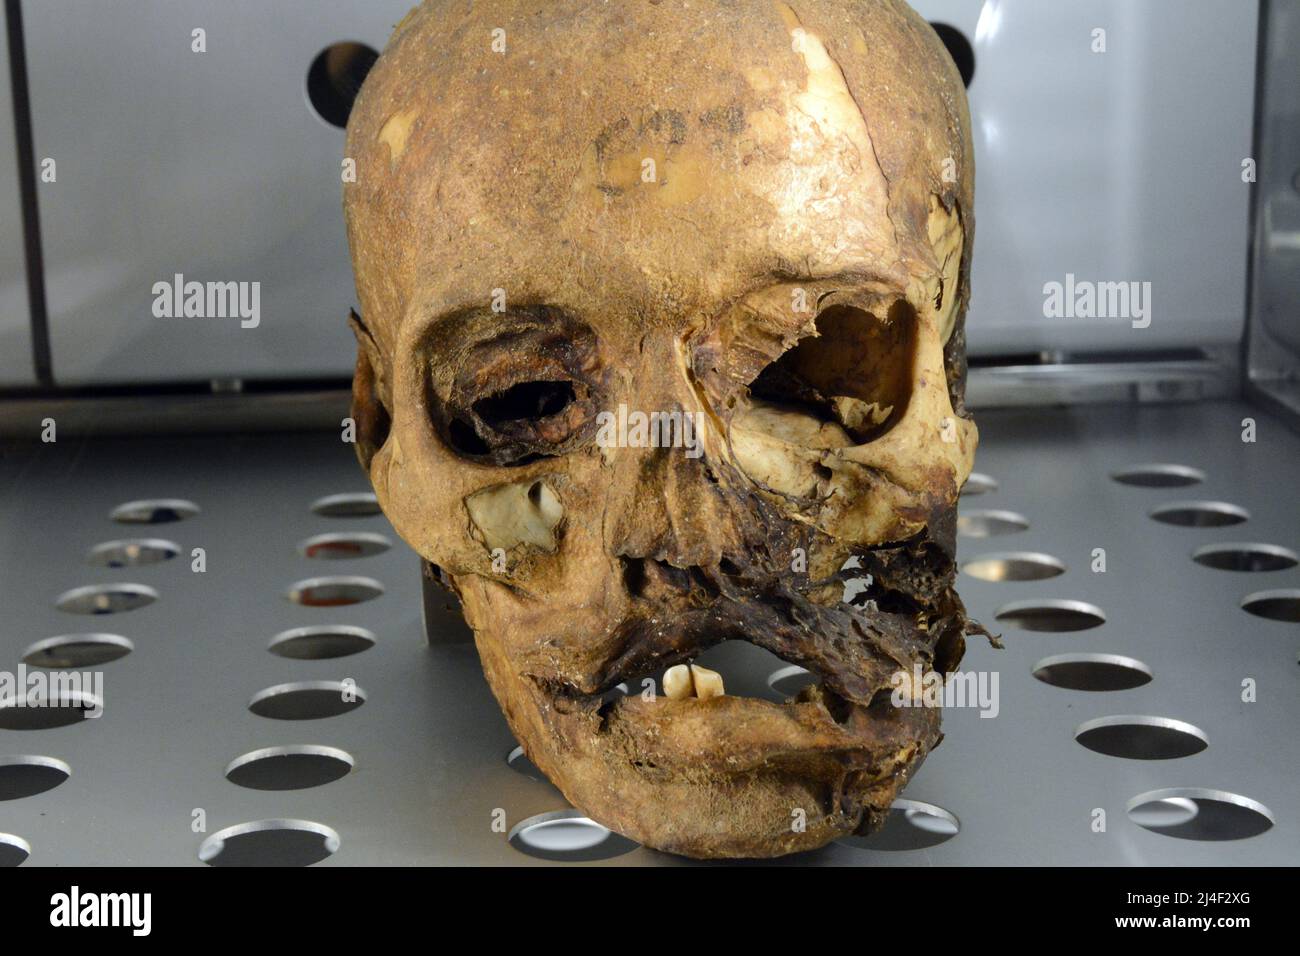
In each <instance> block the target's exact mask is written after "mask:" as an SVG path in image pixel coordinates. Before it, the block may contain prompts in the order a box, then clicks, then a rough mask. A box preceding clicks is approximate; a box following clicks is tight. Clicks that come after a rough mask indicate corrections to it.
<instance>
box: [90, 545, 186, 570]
mask: <svg viewBox="0 0 1300 956" xmlns="http://www.w3.org/2000/svg"><path fill="white" fill-rule="evenodd" d="M180 553H181V546H180V545H179V544H177V543H176V542H174V541H165V540H163V539H162V538H132V539H129V540H124V541H105V542H104V543H103V544H97V545H95V547H93V548H91V549H90V552H89V553H88V554H87V555H86V563H88V564H93V565H95V566H96V567H101V568H137V567H140V566H141V565H144V564H159V563H161V562H163V561H168V560H170V559H172V558H174V557H176V555H178V554H180Z"/></svg>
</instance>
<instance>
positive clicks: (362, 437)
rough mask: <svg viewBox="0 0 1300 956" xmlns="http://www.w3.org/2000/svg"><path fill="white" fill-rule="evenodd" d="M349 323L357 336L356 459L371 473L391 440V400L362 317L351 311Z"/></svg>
mask: <svg viewBox="0 0 1300 956" xmlns="http://www.w3.org/2000/svg"><path fill="white" fill-rule="evenodd" d="M348 326H349V327H350V328H351V329H352V334H353V335H354V336H356V339H357V367H356V371H355V372H354V373H353V375H352V420H353V421H354V422H356V425H357V431H356V449H357V458H358V460H359V461H360V462H361V467H362V468H364V469H365V470H366V472H367V473H369V472H370V461H371V459H372V458H374V457H375V453H376V452H378V451H379V449H380V448H382V447H383V446H384V442H385V441H387V440H388V431H389V428H390V427H391V426H392V414H391V402H392V397H391V395H390V394H389V393H388V388H387V378H388V377H387V374H386V369H385V367H384V360H383V356H382V355H381V354H380V351H379V346H378V344H377V343H376V342H375V339H374V336H373V335H371V334H370V330H369V329H368V328H366V326H365V323H364V322H362V321H361V317H360V316H359V315H357V314H356V312H354V311H349V312H348Z"/></svg>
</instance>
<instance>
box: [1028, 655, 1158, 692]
mask: <svg viewBox="0 0 1300 956" xmlns="http://www.w3.org/2000/svg"><path fill="white" fill-rule="evenodd" d="M1034 676H1035V677H1037V678H1038V679H1039V680H1040V681H1042V682H1043V683H1044V684H1051V685H1052V686H1053V687H1064V688H1066V689H1067V690H1090V691H1111V690H1132V689H1133V688H1134V687H1141V686H1142V685H1143V684H1149V683H1151V676H1152V675H1151V668H1149V667H1147V665H1145V664H1143V663H1142V662H1141V661H1139V660H1137V659H1136V658H1132V657H1125V656H1123V655H1122V654H1054V655H1052V656H1051V657H1044V658H1043V659H1042V660H1041V661H1039V662H1038V663H1037V664H1035V665H1034Z"/></svg>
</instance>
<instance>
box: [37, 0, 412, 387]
mask: <svg viewBox="0 0 1300 956" xmlns="http://www.w3.org/2000/svg"><path fill="white" fill-rule="evenodd" d="M410 6H411V3H410V0H381V2H368V3H355V2H349V0H275V2H273V3H267V2H263V0H225V2H222V3H210V2H200V0H186V2H174V0H132V2H130V3H113V4H105V3H99V2H95V0H41V2H38V3H33V2H28V3H25V4H24V5H23V11H24V15H25V18H26V29H27V43H28V47H27V49H28V53H27V56H28V62H29V65H30V74H31V91H32V95H31V99H32V111H33V116H34V120H33V125H34V138H35V144H36V155H37V157H38V158H39V157H47V156H48V157H52V158H54V159H55V160H56V162H57V164H58V182H57V183H56V184H46V185H44V186H42V188H41V191H40V204H41V219H42V228H43V237H44V249H45V265H46V270H47V277H46V284H47V286H48V295H49V312H50V334H51V339H52V350H53V366H54V375H55V378H56V380H57V381H58V382H59V383H60V384H63V385H79V384H87V383H106V382H132V383H136V382H153V381H179V380H189V381H193V380H204V379H208V378H214V377H228V376H243V377H246V378H257V377H285V378H290V377H296V376H321V375H346V374H348V373H349V372H350V369H351V365H352V356H353V355H354V349H355V347H354V345H353V343H352V341H351V334H350V333H349V332H348V330H347V328H346V325H345V319H346V316H347V311H348V308H349V307H351V306H352V305H353V302H354V300H355V292H354V289H353V285H352V274H351V268H350V264H349V261H348V254H347V245H346V239H345V236H344V232H343V217H342V182H341V167H340V163H341V161H342V158H343V131H342V130H341V129H338V128H337V127H334V126H331V125H329V124H327V123H325V122H324V121H323V120H321V119H320V118H319V116H317V115H316V113H315V112H314V110H313V109H312V107H311V106H310V105H309V103H308V99H307V96H306V76H307V71H308V68H309V67H310V65H311V63H312V61H313V60H314V59H315V57H316V56H317V54H319V53H320V52H321V51H322V50H323V49H324V48H325V47H327V46H330V45H331V44H334V43H337V42H340V41H358V42H362V43H365V44H368V45H369V46H371V47H373V48H375V49H376V50H378V49H382V48H383V45H384V43H385V41H386V40H387V38H388V35H389V33H390V32H391V29H392V27H393V26H394V25H395V24H396V22H397V21H398V20H399V19H400V18H401V17H402V16H403V15H404V14H405V13H406V11H407V10H408V9H409V8H410ZM196 29H202V30H205V31H206V44H207V52H206V53H196V52H192V50H191V42H192V41H191V35H192V31H194V30H196ZM177 273H180V274H182V275H184V276H185V278H186V279H187V280H197V281H201V282H209V281H222V282H225V281H233V282H260V283H261V303H260V305H261V323H260V325H259V326H258V327H257V328H247V329H245V328H241V327H240V323H239V321H238V320H237V319H223V318H207V319H197V318H189V319H183V318H182V319H164V318H155V317H154V315H153V312H152V305H153V301H154V294H153V292H152V291H151V290H152V287H153V285H154V283H156V282H163V281H171V280H172V277H173V276H174V275H175V274H177Z"/></svg>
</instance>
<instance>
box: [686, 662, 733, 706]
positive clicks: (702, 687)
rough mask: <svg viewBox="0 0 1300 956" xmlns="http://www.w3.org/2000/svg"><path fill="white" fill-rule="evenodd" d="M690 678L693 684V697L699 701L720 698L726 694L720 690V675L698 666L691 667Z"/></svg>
mask: <svg viewBox="0 0 1300 956" xmlns="http://www.w3.org/2000/svg"><path fill="white" fill-rule="evenodd" d="M691 677H692V678H693V679H694V682H695V696H696V697H698V698H700V700H708V699H709V698H710V697H721V696H722V695H723V694H725V693H726V691H725V690H723V688H722V675H721V674H719V673H718V672H717V671H711V670H709V669H708V668H707V667H700V666H699V665H698V664H692V665H691Z"/></svg>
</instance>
